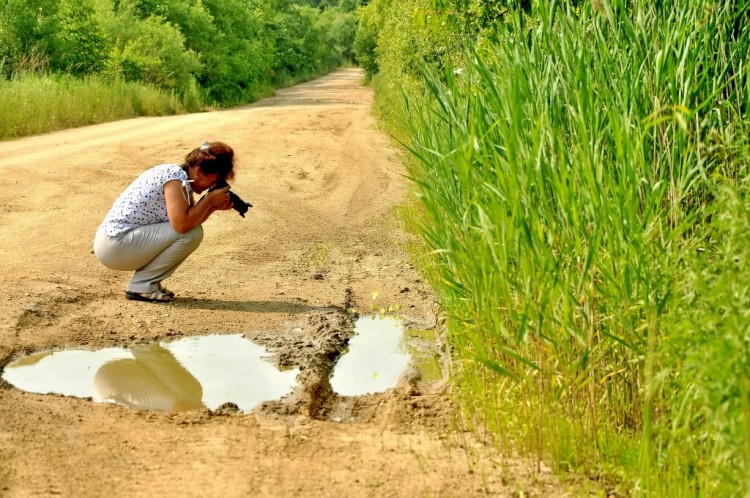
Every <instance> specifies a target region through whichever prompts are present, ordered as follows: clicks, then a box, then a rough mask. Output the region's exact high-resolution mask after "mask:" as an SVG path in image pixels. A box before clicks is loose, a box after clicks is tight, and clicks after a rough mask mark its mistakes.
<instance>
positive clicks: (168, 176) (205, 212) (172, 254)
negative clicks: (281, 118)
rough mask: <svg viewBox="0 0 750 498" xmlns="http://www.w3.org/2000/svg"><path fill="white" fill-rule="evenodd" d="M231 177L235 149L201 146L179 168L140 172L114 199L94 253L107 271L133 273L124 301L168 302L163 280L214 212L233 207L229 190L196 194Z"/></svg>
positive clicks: (160, 167) (189, 251) (200, 237)
mask: <svg viewBox="0 0 750 498" xmlns="http://www.w3.org/2000/svg"><path fill="white" fill-rule="evenodd" d="M233 176H234V151H233V150H232V148H231V147H229V146H228V145H226V144H224V143H222V142H211V143H209V142H206V143H205V144H203V146H201V147H198V148H196V149H194V150H192V151H191V152H190V153H188V155H187V156H186V157H185V163H184V164H160V165H158V166H154V167H153V168H151V169H149V170H147V171H145V172H143V173H142V174H141V175H140V176H139V177H138V178H136V179H135V181H133V183H131V184H130V186H128V187H127V188H126V189H125V191H123V192H122V194H120V196H119V197H118V198H117V200H116V201H115V203H114V205H113V206H112V208H111V209H110V210H109V213H107V216H106V217H105V218H104V221H103V222H102V224H101V225H100V226H99V229H98V230H97V232H96V236H95V238H94V254H95V255H96V257H97V259H98V260H99V261H100V262H101V263H102V264H103V265H104V266H106V267H107V268H111V269H113V270H123V271H133V272H135V273H134V274H133V277H132V278H131V279H130V282H129V283H128V286H127V289H126V291H125V297H126V298H127V299H131V300H138V301H153V302H169V301H171V300H172V299H173V298H174V293H173V292H171V291H169V290H167V289H166V288H165V287H164V286H163V284H162V281H164V279H166V278H167V277H169V276H170V275H172V273H174V271H175V270H176V269H177V267H179V266H180V265H181V264H182V262H183V261H185V259H186V258H187V257H188V256H190V254H192V253H193V251H195V250H196V249H197V248H198V246H199V245H200V243H201V240H203V227H201V224H202V223H203V222H204V221H206V220H207V219H208V218H209V217H210V216H211V215H212V214H213V213H214V212H216V211H224V210H227V209H231V208H232V203H231V201H230V198H229V187H225V188H222V189H216V190H212V191H209V192H208V193H207V194H206V195H204V196H203V197H202V198H201V199H200V200H199V201H198V202H195V200H194V198H193V193H194V192H195V193H196V194H201V193H203V192H204V191H207V190H208V189H209V188H210V187H211V186H213V185H214V184H215V183H217V182H219V181H221V180H230V179H231V178H232V177H233Z"/></svg>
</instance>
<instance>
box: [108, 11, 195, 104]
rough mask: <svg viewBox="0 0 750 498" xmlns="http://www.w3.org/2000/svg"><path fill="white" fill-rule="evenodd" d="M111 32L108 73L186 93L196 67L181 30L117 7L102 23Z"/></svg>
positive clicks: (156, 18)
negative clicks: (112, 40) (112, 39)
mask: <svg viewBox="0 0 750 498" xmlns="http://www.w3.org/2000/svg"><path fill="white" fill-rule="evenodd" d="M105 25H106V26H107V31H108V32H109V33H111V34H114V35H115V37H114V38H115V40H116V43H115V45H114V46H113V48H112V50H111V53H110V55H109V60H108V62H107V72H108V74H110V75H112V76H115V77H122V78H124V79H125V80H126V81H141V82H144V83H146V84H149V85H154V86H157V87H160V88H164V89H168V90H176V91H178V92H179V93H181V94H183V95H184V94H186V93H188V92H189V91H190V89H191V88H193V83H194V76H193V74H194V73H195V72H197V71H198V70H199V68H200V62H199V61H198V57H197V55H196V54H195V53H194V52H192V51H190V50H187V49H186V48H185V44H184V37H183V35H182V33H181V32H180V31H179V30H178V29H177V28H175V27H174V26H173V25H171V24H169V23H166V22H164V20H163V19H161V18H159V17H155V16H151V17H148V18H146V19H140V18H138V17H133V16H132V15H130V14H128V13H125V12H123V11H120V13H119V14H118V15H115V16H112V17H111V18H109V19H108V20H107V22H106V23H105Z"/></svg>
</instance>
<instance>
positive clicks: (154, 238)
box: [94, 223, 203, 292]
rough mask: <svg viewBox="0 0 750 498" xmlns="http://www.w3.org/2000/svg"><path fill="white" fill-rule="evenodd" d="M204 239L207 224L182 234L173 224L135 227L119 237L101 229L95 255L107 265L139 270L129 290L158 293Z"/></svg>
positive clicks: (116, 268)
mask: <svg viewBox="0 0 750 498" xmlns="http://www.w3.org/2000/svg"><path fill="white" fill-rule="evenodd" d="M202 240H203V227H202V226H200V225H198V226H197V227H195V228H193V229H192V230H190V231H189V232H186V233H179V232H177V231H176V230H175V229H174V228H172V225H170V224H169V223H159V224H157V225H147V226H144V227H139V228H135V229H133V230H131V231H129V232H126V233H124V234H122V235H118V236H117V237H110V236H109V235H105V234H103V233H101V232H97V233H96V237H95V238H94V254H96V257H97V259H98V260H99V261H100V262H101V263H102V264H103V265H104V266H106V267H107V268H111V269H113V270H126V271H135V274H134V275H133V278H132V279H130V283H129V284H128V288H127V290H129V291H132V292H156V291H158V290H159V282H161V281H162V280H164V279H165V278H167V277H168V276H170V275H171V274H172V273H174V271H175V270H176V269H177V267H178V266H180V265H181V264H182V262H183V261H185V259H186V258H187V257H188V256H190V254H192V253H193V251H195V250H196V249H197V248H198V246H199V245H200V243H201V241H202Z"/></svg>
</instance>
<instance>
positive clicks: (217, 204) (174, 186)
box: [164, 180, 232, 233]
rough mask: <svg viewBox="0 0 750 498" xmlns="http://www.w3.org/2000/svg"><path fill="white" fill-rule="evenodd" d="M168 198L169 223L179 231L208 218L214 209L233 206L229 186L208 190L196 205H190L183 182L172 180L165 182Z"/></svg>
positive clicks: (165, 193) (188, 228)
mask: <svg viewBox="0 0 750 498" xmlns="http://www.w3.org/2000/svg"><path fill="white" fill-rule="evenodd" d="M164 195H165V196H166V198H167V216H169V223H171V224H172V227H173V228H174V229H175V230H177V231H178V232H179V233H185V232H188V231H190V230H192V229H193V228H195V227H197V226H198V225H200V224H202V223H203V222H204V221H206V220H207V219H208V217H209V216H211V214H212V213H213V212H214V211H223V210H226V209H231V208H232V203H231V202H230V201H229V187H225V188H222V189H217V190H213V191H211V192H208V194H206V195H205V196H203V198H201V200H199V201H198V202H197V203H196V204H194V205H192V206H191V205H189V204H188V202H187V199H185V194H184V192H183V190H182V182H180V181H179V180H171V181H168V182H167V183H165V184H164Z"/></svg>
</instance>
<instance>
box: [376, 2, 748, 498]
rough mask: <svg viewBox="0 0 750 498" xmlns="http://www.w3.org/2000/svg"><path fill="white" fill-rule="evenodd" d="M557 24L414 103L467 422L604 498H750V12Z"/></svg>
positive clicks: (597, 13)
mask: <svg viewBox="0 0 750 498" xmlns="http://www.w3.org/2000/svg"><path fill="white" fill-rule="evenodd" d="M535 5H536V4H535ZM548 5H550V4H547V3H544V2H540V3H539V4H538V5H537V7H536V8H537V9H538V10H535V11H534V16H533V18H531V19H529V18H527V19H525V23H524V24H520V23H518V24H517V23H515V22H513V21H509V22H507V23H506V24H504V25H502V26H499V27H498V31H497V33H496V36H495V37H494V39H496V40H497V42H496V43H495V44H492V43H489V42H487V41H486V40H485V43H484V44H483V45H482V47H481V48H478V49H477V50H476V51H475V52H474V53H470V54H469V55H468V61H469V62H468V63H467V64H466V66H465V67H461V68H453V67H445V69H444V70H443V71H432V72H429V73H428V74H427V76H426V77H425V87H426V90H427V94H428V97H427V98H426V99H424V98H422V97H421V96H420V95H419V94H418V93H412V94H411V95H410V96H409V100H408V104H409V107H408V109H407V110H406V112H407V113H408V116H409V122H410V124H411V128H410V131H409V139H408V145H409V147H410V149H411V151H412V152H413V155H414V157H415V158H416V159H417V162H416V163H415V164H413V165H412V168H411V174H412V177H413V179H414V182H415V188H416V194H417V196H418V198H419V200H420V206H419V208H417V209H416V210H414V214H413V216H412V219H411V224H412V226H416V230H417V231H418V232H419V233H420V235H421V236H422V240H423V243H424V253H425V254H427V255H428V258H429V260H428V261H424V268H425V271H426V272H427V273H428V274H429V275H430V280H431V282H432V284H433V286H434V287H435V288H436V290H437V291H438V293H439V295H440V299H441V303H442V306H443V309H444V312H445V313H446V315H447V316H448V321H447V325H448V329H449V330H448V333H449V342H450V346H451V347H452V351H453V358H452V360H453V361H452V369H453V371H452V374H453V375H452V377H453V380H454V387H455V388H454V392H455V393H456V397H457V400H458V401H459V406H460V407H461V409H462V413H461V415H462V419H463V420H464V421H465V423H466V425H467V426H469V427H470V428H472V429H473V430H474V431H475V432H477V433H478V434H480V435H481V436H482V437H484V438H487V439H489V440H492V441H494V442H495V444H497V445H498V446H500V447H503V448H507V449H508V450H509V451H517V450H522V451H525V452H527V453H529V454H532V455H534V456H535V458H537V459H540V460H547V461H548V462H550V463H551V464H552V465H553V467H555V468H557V469H558V470H561V471H571V472H575V473H579V474H583V475H586V476H589V477H592V478H595V479H598V480H600V481H601V482H602V483H603V484H604V486H605V488H606V489H618V490H625V491H624V492H627V493H633V494H636V495H639V494H642V495H649V496H705V495H708V494H713V495H716V496H744V494H745V491H746V490H747V489H748V488H747V486H748V480H747V476H748V475H750V443H749V442H748V441H750V429H749V427H750V407H749V406H748V405H750V402H748V401H747V400H748V399H749V398H748V396H749V395H750V346H749V344H750V327H749V326H748V322H747V315H748V313H747V309H749V307H748V305H749V304H750V302H748V297H747V296H748V294H750V292H748V291H749V290H750V279H748V277H750V275H748V271H750V265H749V264H748V260H747V256H750V254H748V253H747V250H746V249H745V248H746V247H748V244H747V242H750V241H746V238H747V237H748V236H747V234H748V233H749V230H748V229H750V222H748V218H747V216H748V213H749V212H750V210H748V203H747V202H746V201H745V197H746V196H745V192H746V189H747V180H746V176H747V175H746V173H747V167H748V158H750V154H749V153H748V150H749V149H748V142H747V136H748V131H750V126H748V123H747V122H746V121H745V118H744V116H746V115H747V112H748V111H749V110H750V78H748V73H747V67H746V54H747V53H748V49H749V48H750V32H749V31H748V30H747V28H746V27H745V25H746V23H745V22H744V20H745V19H746V18H747V16H748V15H750V13H749V11H748V9H749V7H743V6H739V7H738V6H737V5H736V4H735V3H734V2H731V1H719V2H707V1H695V2H683V3H678V4H675V5H672V4H670V5H668V6H662V7H660V6H659V4H658V3H656V4H654V3H652V2H638V1H636V2H632V3H631V4H630V7H629V8H623V7H619V8H618V7H615V6H613V5H612V4H611V3H610V2H607V1H602V2H595V3H594V5H595V7H592V6H591V5H590V4H584V6H583V7H582V8H581V9H578V10H568V11H566V10H565V6H564V4H559V3H554V2H553V3H552V4H551V5H552V6H553V8H552V9H550V7H548ZM554 6H556V7H557V9H556V10H554ZM383 53H386V51H385V50H384V51H383ZM457 60H460V58H458V59H457ZM380 78H382V79H383V81H381V82H379V83H378V84H379V85H380V88H388V87H389V86H390V87H394V86H395V87H398V85H395V84H394V83H393V81H391V82H388V83H386V82H387V81H388V80H387V78H388V75H387V74H382V75H381V76H380ZM376 83H377V82H376ZM386 94H388V95H390V96H391V97H383V96H381V97H379V99H380V100H379V101H380V102H381V103H383V105H384V106H385V107H387V108H388V109H390V112H391V114H392V115H389V113H388V112H382V113H381V115H382V116H385V117H386V118H387V119H390V120H393V121H394V122H398V117H397V116H398V115H399V113H400V112H401V111H399V110H398V109H399V106H398V105H395V104H392V105H388V100H389V98H390V99H391V100H392V99H393V98H394V97H393V95H395V93H394V92H393V91H390V92H388V91H387V90H386ZM397 134H400V132H397Z"/></svg>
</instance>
